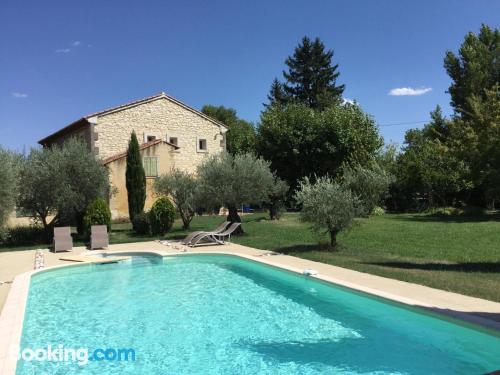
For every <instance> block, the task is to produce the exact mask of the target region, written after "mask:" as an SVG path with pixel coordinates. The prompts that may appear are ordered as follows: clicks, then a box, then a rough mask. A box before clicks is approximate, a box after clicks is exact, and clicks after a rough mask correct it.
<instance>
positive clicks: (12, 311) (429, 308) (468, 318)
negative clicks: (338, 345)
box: [0, 248, 500, 375]
mask: <svg viewBox="0 0 500 375" xmlns="http://www.w3.org/2000/svg"><path fill="white" fill-rule="evenodd" d="M97 254H111V255H112V254H116V255H127V254H130V255H131V254H151V255H158V256H161V257H172V256H183V255H228V256H234V257H240V258H244V259H246V260H250V261H252V262H256V263H262V264H264V265H267V266H271V267H274V268H278V269H281V270H285V271H289V272H293V273H296V274H299V275H304V270H303V269H299V268H297V267H294V266H290V265H286V264H282V263H276V262H272V259H273V258H274V256H266V257H265V256H262V254H261V255H257V256H256V255H249V254H243V253H239V252H235V251H228V250H215V249H214V250H207V249H205V250H204V251H197V250H196V248H194V249H190V251H175V252H167V251H160V250H146V249H145V250H130V251H126V250H101V251H92V252H84V253H82V254H81V255H83V256H85V255H93V256H95V255H97ZM276 256H278V255H276ZM94 263H95V262H92V260H90V258H89V261H88V262H78V263H70V264H61V265H56V266H52V267H47V268H43V269H38V270H32V271H28V272H24V273H21V274H19V275H17V276H16V277H15V279H14V281H13V283H12V287H11V289H10V292H9V294H8V296H7V299H6V301H5V304H4V307H3V310H2V312H1V315H0V331H2V332H4V333H5V334H4V335H2V336H1V337H0V374H3V375H11V374H12V375H15V373H16V367H17V360H16V359H14V358H12V356H11V355H10V348H12V347H19V346H20V343H21V337H22V331H23V323H24V315H25V312H26V304H27V302H28V294H29V286H30V282H31V277H32V276H33V275H35V274H37V273H43V272H50V271H52V270H56V269H59V268H63V267H81V266H88V265H90V264H94ZM307 277H310V278H313V279H316V280H318V281H323V282H326V283H328V284H334V285H335V286H340V287H344V288H347V289H350V290H352V291H355V292H361V293H365V294H367V295H369V296H373V297H376V298H381V299H384V300H387V301H388V302H396V303H398V304H402V305H403V306H406V307H409V308H412V309H418V310H420V311H422V312H423V313H425V312H428V313H431V314H432V315H434V316H436V317H437V318H440V317H442V318H447V317H448V318H452V319H453V320H457V321H458V322H457V323H466V324H467V323H468V324H470V325H473V327H472V328H474V329H479V330H481V329H487V330H489V331H495V332H494V333H500V322H497V321H494V320H491V319H487V318H483V317H481V316H478V315H474V314H472V313H469V312H462V311H454V310H444V309H441V308H438V307H437V306H434V305H431V304H426V303H423V302H422V301H418V300H415V299H412V298H408V297H402V296H400V295H396V294H392V293H389V292H385V291H381V290H379V289H374V288H370V287H367V286H365V285H361V284H356V283H352V282H348V281H345V280H341V279H338V278H335V277H332V276H329V275H323V274H317V275H311V276H307Z"/></svg>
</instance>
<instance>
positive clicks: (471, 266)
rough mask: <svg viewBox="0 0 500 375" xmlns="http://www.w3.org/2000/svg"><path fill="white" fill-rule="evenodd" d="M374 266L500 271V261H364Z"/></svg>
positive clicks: (457, 270)
mask: <svg viewBox="0 0 500 375" xmlns="http://www.w3.org/2000/svg"><path fill="white" fill-rule="evenodd" d="M363 264H368V265H372V266H381V267H389V268H399V269H414V270H424V271H455V272H485V273H496V272H500V262H474V263H413V262H393V261H390V262H363Z"/></svg>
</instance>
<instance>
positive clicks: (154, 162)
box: [143, 156, 158, 177]
mask: <svg viewBox="0 0 500 375" xmlns="http://www.w3.org/2000/svg"><path fill="white" fill-rule="evenodd" d="M143 163H144V173H146V177H157V176H158V158H156V157H149V156H146V157H144V162H143Z"/></svg>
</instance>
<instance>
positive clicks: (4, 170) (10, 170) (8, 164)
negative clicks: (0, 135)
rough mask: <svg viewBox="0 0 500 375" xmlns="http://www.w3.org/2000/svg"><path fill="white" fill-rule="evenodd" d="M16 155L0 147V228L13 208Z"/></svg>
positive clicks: (15, 188) (15, 192)
mask: <svg viewBox="0 0 500 375" xmlns="http://www.w3.org/2000/svg"><path fill="white" fill-rule="evenodd" d="M17 159H18V158H17V156H16V155H15V154H13V153H12V152H9V151H7V150H4V149H2V148H1V147H0V230H1V229H2V228H3V227H4V225H5V223H6V222H7V219H8V218H9V215H10V214H11V213H12V211H13V210H14V208H15V203H16V195H17V188H18V185H17V163H16V161H17Z"/></svg>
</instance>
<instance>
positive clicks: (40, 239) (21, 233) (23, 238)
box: [1, 224, 47, 246]
mask: <svg viewBox="0 0 500 375" xmlns="http://www.w3.org/2000/svg"><path fill="white" fill-rule="evenodd" d="M1 240H2V243H3V244H4V245H8V246H21V245H35V244H46V243H47V237H46V235H45V229H44V228H43V227H42V226H40V225H36V224H32V225H22V226H17V227H12V228H7V230H5V232H4V233H3V234H2V238H1Z"/></svg>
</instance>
